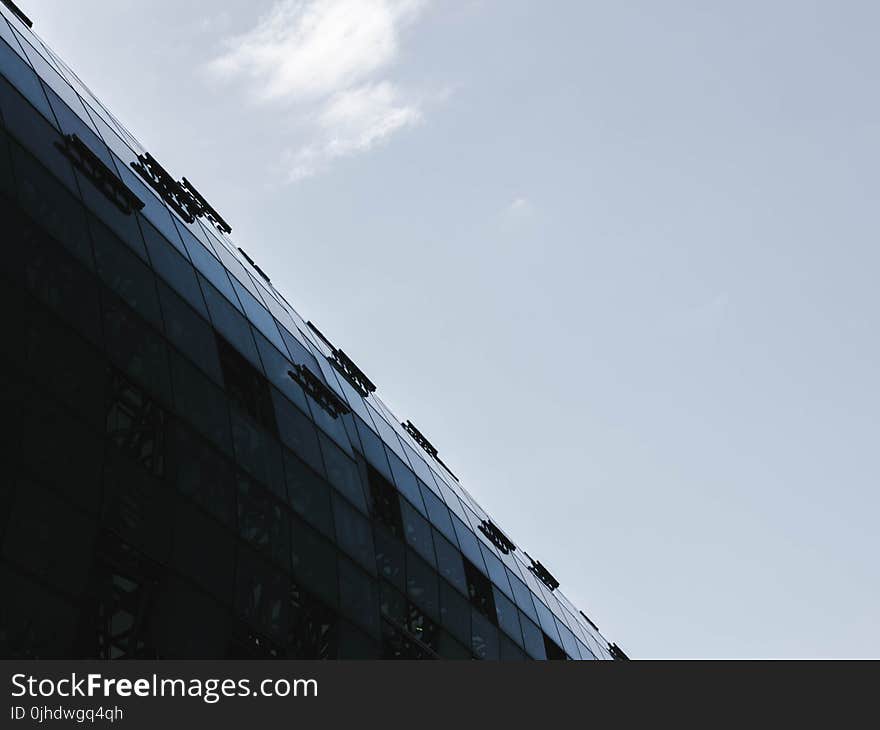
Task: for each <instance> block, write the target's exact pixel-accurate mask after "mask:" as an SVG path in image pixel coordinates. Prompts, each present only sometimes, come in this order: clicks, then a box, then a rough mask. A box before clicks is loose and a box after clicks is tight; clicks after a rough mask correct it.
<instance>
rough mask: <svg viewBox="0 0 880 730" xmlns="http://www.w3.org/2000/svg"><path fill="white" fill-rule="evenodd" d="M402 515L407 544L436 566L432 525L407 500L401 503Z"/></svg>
mask: <svg viewBox="0 0 880 730" xmlns="http://www.w3.org/2000/svg"><path fill="white" fill-rule="evenodd" d="M400 513H401V517H402V518H403V529H404V535H405V537H406V541H407V543H409V545H410V546H411V547H412V548H413V549H414V550H415V551H416V552H417V553H418V554H419V555H421V556H422V557H423V558H424V559H425V560H427V561H428V562H429V563H430V564H431V565H435V564H436V559H435V558H434V541H433V539H432V537H431V525H430V524H429V523H428V521H427V520H426V519H425V518H424V517H422V516H421V515H420V514H419V513H418V512H417V511H416V510H415V509H413V507H412V506H411V505H410V504H409V502H407V501H406V500H401V502H400Z"/></svg>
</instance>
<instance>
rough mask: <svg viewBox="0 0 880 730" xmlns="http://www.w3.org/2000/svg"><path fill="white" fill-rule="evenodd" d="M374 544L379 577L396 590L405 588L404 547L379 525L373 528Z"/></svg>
mask: <svg viewBox="0 0 880 730" xmlns="http://www.w3.org/2000/svg"><path fill="white" fill-rule="evenodd" d="M373 542H374V544H375V546H376V567H377V568H378V571H379V577H381V578H384V579H385V580H387V581H388V582H389V583H391V584H392V585H394V587H395V588H397V589H398V590H401V591H403V590H406V547H405V546H404V544H403V543H402V542H401V541H400V540H398V539H396V538H394V537H392V536H391V535H389V534H388V533H387V532H386V531H385V530H383V529H382V528H381V527H376V528H375V529H374V530H373Z"/></svg>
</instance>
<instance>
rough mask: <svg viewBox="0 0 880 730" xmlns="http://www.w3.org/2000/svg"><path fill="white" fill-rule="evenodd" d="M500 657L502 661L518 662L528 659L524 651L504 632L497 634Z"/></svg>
mask: <svg viewBox="0 0 880 730" xmlns="http://www.w3.org/2000/svg"><path fill="white" fill-rule="evenodd" d="M498 640H499V649H500V654H501V656H500V658H501V661H502V662H518V661H525V660H527V659H528V657H527V656H526V654H525V652H524V651H523V650H522V649H520V648H519V647H518V646H517V645H516V644H514V643H513V642H512V641H511V640H510V639H508V638H507V636H505V635H504V634H499V635H498Z"/></svg>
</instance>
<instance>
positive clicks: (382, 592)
mask: <svg viewBox="0 0 880 730" xmlns="http://www.w3.org/2000/svg"><path fill="white" fill-rule="evenodd" d="M379 604H380V605H379V610H380V611H381V613H382V616H384V617H385V618H387V619H389V620H390V621H391V622H392V623H393V624H395V625H400V626H403V625H404V624H405V623H406V619H407V612H408V604H409V602H408V601H407V600H406V596H405V595H403V593H401V592H400V591H398V590H396V589H395V588H393V587H392V586H391V585H390V584H388V583H386V582H385V581H379Z"/></svg>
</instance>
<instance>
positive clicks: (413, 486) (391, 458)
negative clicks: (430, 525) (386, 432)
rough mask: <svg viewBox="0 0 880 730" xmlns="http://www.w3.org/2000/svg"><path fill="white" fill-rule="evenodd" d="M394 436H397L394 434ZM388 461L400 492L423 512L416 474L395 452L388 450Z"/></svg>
mask: <svg viewBox="0 0 880 730" xmlns="http://www.w3.org/2000/svg"><path fill="white" fill-rule="evenodd" d="M394 438H397V436H395V437H394ZM386 453H387V455H388V462H389V463H390V464H391V472H392V473H393V474H394V482H395V484H397V488H398V489H399V490H400V493H401V494H403V496H404V497H406V498H407V499H408V500H409V501H410V502H411V503H412V504H414V505H416V508H417V509H418V510H419V512H422V513H424V511H425V507H424V505H423V504H422V495H421V493H420V492H419V485H418V483H417V482H416V476H415V474H413V473H412V472H411V471H410V470H409V467H407V466H406V465H405V464H404V463H403V462H402V461H401V460H400V459H399V458H398V457H397V455H396V454H395V453H393V452H392V451H388V450H387V449H386Z"/></svg>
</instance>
